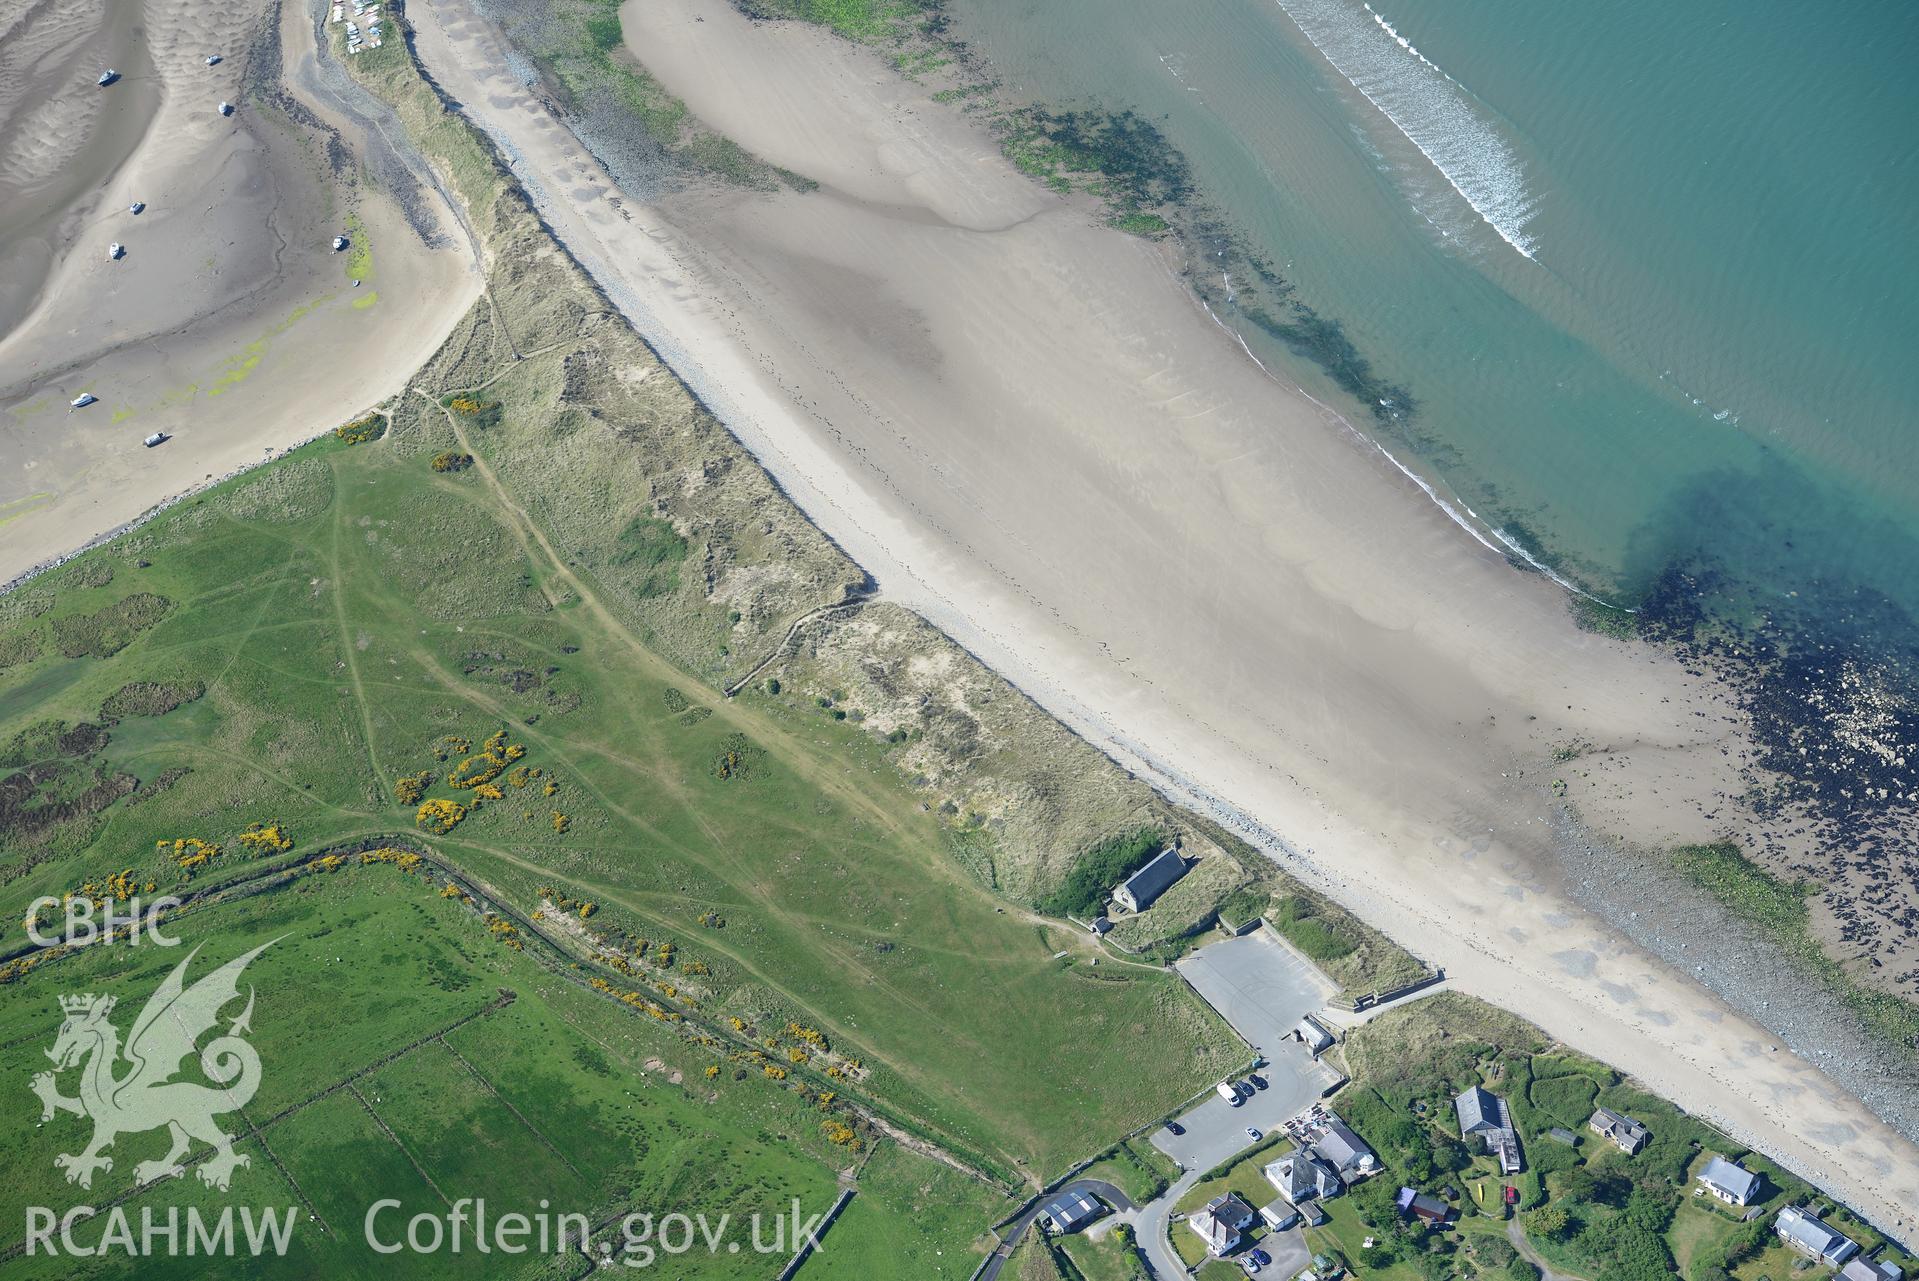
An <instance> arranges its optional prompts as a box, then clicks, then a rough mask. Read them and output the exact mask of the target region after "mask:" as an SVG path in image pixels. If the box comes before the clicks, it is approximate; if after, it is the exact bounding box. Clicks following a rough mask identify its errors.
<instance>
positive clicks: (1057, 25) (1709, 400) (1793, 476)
mask: <svg viewBox="0 0 1919 1281" xmlns="http://www.w3.org/2000/svg"><path fill="white" fill-rule="evenodd" d="M951 12H952V14H953V17H954V18H955V21H956V27H957V33H958V34H959V35H960V36H961V37H962V38H964V39H965V40H967V41H968V42H970V43H971V44H972V45H973V47H974V48H975V49H976V50H977V51H978V52H980V53H982V54H984V55H986V56H987V57H988V58H989V59H990V60H991V63H992V66H993V69H994V70H995V71H996V72H997V74H998V75H999V76H1000V78H1001V80H1002V82H1003V84H1004V85H1005V87H1006V88H1007V89H1008V90H1010V91H1011V92H1012V93H1013V94H1015V95H1019V96H1027V97H1031V98H1034V99H1038V100H1044V101H1047V102H1050V103H1056V104H1057V103H1076V102H1085V101H1089V100H1090V101H1096V102H1098V103H1099V104H1101V105H1103V106H1106V107H1110V108H1115V109H1119V108H1132V109H1135V110H1138V111H1139V112H1140V113H1141V114H1143V115H1145V116H1147V117H1149V118H1151V119H1153V120H1155V121H1156V122H1157V123H1159V124H1160V126H1161V127H1162V128H1163V129H1164V130H1165V131H1166V133H1167V134H1168V136H1169V137H1170V139H1171V140H1172V141H1173V142H1174V143H1175V144H1176V145H1177V146H1178V147H1180V149H1181V150H1182V151H1184V152H1185V154H1186V155H1187V157H1188V158H1189V160H1190V161H1191V162H1192V165H1193V168H1194V172H1195V176H1196V178H1197V180H1198V183H1199V185H1200V187H1201V189H1202V190H1203V192H1204V193H1205V195H1206V197H1207V198H1209V199H1210V200H1211V201H1212V202H1213V203H1215V204H1216V205H1217V206H1218V207H1219V208H1220V209H1221V210H1222V211H1223V212H1225V213H1226V214H1227V215H1228V217H1229V218H1230V220H1231V221H1232V222H1233V223H1234V224H1235V225H1236V226H1237V227H1238V229H1239V230H1240V231H1241V232H1243V233H1244V234H1245V235H1246V236H1247V237H1248V238H1249V239H1250V240H1251V241H1252V242H1253V243H1254V244H1255V245H1256V246H1258V247H1259V248H1260V249H1262V250H1263V251H1264V252H1265V253H1266V255H1267V256H1268V257H1270V258H1271V260H1272V261H1273V262H1274V264H1275V265H1276V266H1278V267H1280V268H1281V270H1282V271H1283V273H1284V274H1285V275H1286V276H1287V277H1288V278H1289V279H1290V280H1292V281H1293V282H1294V283H1295V284H1296V285H1297V286H1298V289H1299V292H1300V296H1301V297H1302V298H1303V299H1305V300H1306V301H1308V302H1310V303H1311V304H1312V305H1313V306H1314V307H1315V308H1317V309H1318V310H1319V311H1321V312H1322V313H1324V314H1325V315H1327V316H1330V317H1333V318H1336V319H1338V320H1339V321H1341V322H1342V323H1343V324H1344V325H1345V326H1346V329H1347V331H1348V333H1349V334H1350V335H1351V337H1352V338H1353V339H1354V341H1355V343H1356V344H1357V346H1358V347H1359V349H1360V350H1361V351H1362V352H1363V353H1364V354H1365V355H1366V356H1367V357H1368V358H1369V359H1370V360H1371V361H1372V363H1373V365H1374V366H1375V367H1376V368H1377V370H1378V372H1379V373H1380V374H1382V375H1383V376H1384V377H1385V378H1386V379H1388V380H1389V381H1391V382H1393V383H1397V384H1400V385H1403V386H1404V387H1405V388H1406V389H1407V390H1409V391H1410V392H1411V393H1412V395H1413V396H1414V397H1415V399H1416V401H1417V402H1418V406H1419V408H1418V411H1417V415H1416V419H1415V424H1416V426H1415V430H1414V431H1413V432H1411V433H1408V438H1409V439H1417V440H1419V441H1420V442H1421V443H1420V445H1419V448H1418V449H1417V451H1416V452H1417V454H1418V456H1419V457H1420V459H1421V466H1422V469H1423V470H1426V471H1427V472H1428V473H1429V474H1432V475H1435V476H1437V477H1438V478H1440V479H1442V480H1443V482H1444V484H1445V485H1446V486H1447V487H1450V488H1451V489H1452V490H1453V491H1454V492H1455V493H1456V494H1458V495H1459V496H1460V497H1461V498H1463V499H1464V500H1465V502H1466V503H1467V504H1468V505H1470V506H1471V507H1472V508H1473V509H1474V510H1475V511H1477V512H1479V513H1480V514H1481V515H1482V516H1484V517H1486V518H1487V520H1488V521H1489V523H1493V524H1497V525H1499V526H1501V527H1502V528H1504V529H1505V530H1507V531H1508V532H1509V533H1511V534H1513V535H1514V536H1515V537H1518V538H1521V539H1522V540H1523V541H1524V542H1525V543H1526V545H1527V546H1528V547H1530V548H1532V549H1533V550H1535V551H1537V552H1539V553H1541V554H1542V555H1545V556H1548V557H1550V558H1557V559H1558V560H1559V561H1560V562H1561V563H1562V564H1563V565H1564V566H1565V568H1567V569H1568V570H1569V571H1570V572H1572V573H1574V574H1576V575H1577V576H1578V577H1579V578H1581V579H1582V580H1583V581H1585V582H1586V583H1588V584H1590V585H1592V586H1593V587H1594V588H1595V590H1598V591H1601V592H1602V593H1603V594H1606V595H1608V596H1612V597H1615V598H1620V599H1626V600H1631V599H1635V598H1637V597H1638V596H1640V595H1641V594H1643V593H1644V592H1645V591H1646V590H1647V589H1648V588H1650V587H1651V586H1652V585H1653V584H1654V583H1655V582H1656V581H1657V580H1658V578H1659V576H1660V575H1661V574H1662V573H1663V572H1665V571H1666V570H1667V569H1668V568H1669V567H1671V566H1672V565H1674V564H1675V563H1685V564H1688V565H1691V566H1694V567H1699V566H1704V567H1705V568H1707V569H1708V570H1709V571H1710V572H1712V573H1714V574H1717V575H1719V576H1720V579H1719V581H1720V583H1721V587H1722V591H1721V593H1720V597H1721V600H1722V603H1723V604H1724V605H1725V607H1726V608H1729V609H1734V610H1743V611H1746V612H1748V613H1763V614H1766V615H1772V614H1774V613H1775V612H1780V613H1795V614H1798V615H1800V616H1802V617H1801V618H1800V620H1799V621H1800V623H1801V624H1802V625H1803V624H1804V622H1805V620H1806V618H1813V619H1816V620H1817V621H1818V622H1819V623H1821V624H1831V625H1833V626H1839V627H1842V628H1844V627H1846V626H1848V625H1851V626H1854V627H1855V628H1857V629H1863V630H1866V631H1870V632H1872V633H1874V635H1875V636H1876V637H1877V638H1878V639H1881V640H1885V639H1890V638H1891V636H1892V634H1893V633H1895V632H1905V627H1904V623H1903V622H1902V621H1897V620H1899V617H1900V615H1901V614H1906V615H1910V616H1912V617H1919V415H1916V414H1915V412H1914V409H1913V406H1912V396H1913V382H1914V378H1913V374H1914V368H1915V364H1919V9H1915V8H1912V7H1909V6H1900V5H1878V6H1871V5H1868V6H1857V7H1854V8H1852V9H1850V10H1848V11H1846V12H1844V13H1839V12H1830V13H1822V14H1817V15H1815V14H1814V13H1812V12H1811V11H1808V10H1804V9H1795V8H1789V7H1787V6H1785V5H1780V4H1771V3H1763V2H1762V3H1756V4H1755V3H1752V2H1751V0H1746V2H1744V3H1735V2H1733V0H1690V2H1689V3H1686V4H1672V3H1669V2H1668V0H1610V2H1608V3H1593V4H1585V5H1577V6H1573V5H1540V4H1537V3H1531V2H1529V0H1374V3H1373V4H1372V6H1371V7H1368V5H1367V4H1365V3H1363V2H1362V0H1204V2H1191V3H1181V4H1165V3H1158V2H1149V0H1044V2H1043V3H1041V2H1039V0H952V9H951ZM1242 328H1248V329H1249V328H1250V327H1247V326H1242ZM1248 337H1249V338H1252V337H1253V335H1252V334H1251V333H1250V332H1249V333H1248ZM1267 354H1268V353H1265V352H1262V357H1264V356H1265V355H1267ZM1287 367H1288V370H1289V372H1292V373H1294V374H1295V375H1298V376H1300V377H1301V378H1302V381H1305V382H1306V383H1307V384H1308V386H1309V388H1310V389H1312V390H1314V391H1315V393H1316V394H1320V393H1324V394H1327V395H1329V396H1330V395H1334V394H1336V393H1333V392H1331V391H1330V389H1329V388H1328V387H1327V385H1326V380H1325V379H1324V378H1321V377H1318V376H1317V375H1316V374H1315V373H1314V372H1313V371H1311V370H1310V369H1309V368H1306V367H1304V366H1303V365H1302V363H1301V362H1300V361H1298V360H1297V359H1293V360H1289V361H1288V364H1287ZM1361 425H1362V426H1371V424H1367V423H1365V422H1363V421H1362V422H1361ZM1862 611H1863V612H1862ZM1868 615H1869V621H1862V620H1866V619H1867V616H1868ZM1909 640H1910V633H1906V634H1905V635H1904V636H1902V637H1901V639H1900V645H1901V647H1902V648H1903V646H1904V644H1905V643H1906V641H1909Z"/></svg>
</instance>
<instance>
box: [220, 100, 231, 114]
mask: <svg viewBox="0 0 1919 1281" xmlns="http://www.w3.org/2000/svg"><path fill="white" fill-rule="evenodd" d="M220 114H221V115H223V116H230V115H232V114H233V104H232V103H230V102H223V103H221V104H220Z"/></svg>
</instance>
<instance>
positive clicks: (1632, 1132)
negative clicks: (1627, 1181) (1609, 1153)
mask: <svg viewBox="0 0 1919 1281" xmlns="http://www.w3.org/2000/svg"><path fill="white" fill-rule="evenodd" d="M1586 1128H1587V1129H1589V1130H1591V1131H1592V1132H1593V1133H1594V1134H1597V1135H1599V1136H1600V1137H1601V1138H1604V1139H1609V1140H1611V1142H1612V1145H1613V1146H1614V1147H1616V1148H1618V1149H1619V1150H1620V1151H1621V1152H1624V1153H1625V1154H1626V1155H1627V1156H1631V1155H1632V1154H1633V1153H1635V1152H1637V1151H1639V1149H1641V1148H1643V1147H1645V1146H1646V1144H1647V1143H1648V1142H1649V1141H1650V1140H1651V1139H1652V1131H1651V1130H1648V1129H1647V1128H1646V1127H1645V1126H1644V1125H1641V1124H1640V1123H1639V1122H1638V1121H1635V1120H1633V1119H1632V1118H1631V1117H1629V1116H1627V1115H1626V1114H1625V1113H1624V1112H1615V1111H1613V1110H1612V1109H1611V1108H1600V1109H1599V1110H1598V1111H1596V1112H1594V1113H1593V1114H1592V1119H1591V1120H1590V1121H1587V1122H1586Z"/></svg>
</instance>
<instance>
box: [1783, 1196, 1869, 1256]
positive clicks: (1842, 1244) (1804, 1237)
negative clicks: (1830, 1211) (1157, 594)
mask: <svg viewBox="0 0 1919 1281" xmlns="http://www.w3.org/2000/svg"><path fill="white" fill-rule="evenodd" d="M1772 1226H1773V1231H1775V1232H1777V1233H1778V1234H1779V1239H1780V1240H1781V1241H1784V1242H1785V1243H1786V1244H1787V1245H1789V1246H1791V1247H1792V1248H1793V1249H1795V1250H1797V1251H1799V1252H1800V1253H1801V1254H1804V1255H1807V1256H1808V1257H1810V1258H1814V1259H1823V1260H1825V1261H1826V1262H1827V1263H1830V1264H1832V1265H1833V1266H1834V1267H1838V1266H1839V1265H1841V1264H1843V1263H1844V1262H1845V1261H1846V1260H1847V1259H1850V1258H1851V1257H1852V1256H1853V1255H1855V1254H1857V1253H1859V1247H1858V1245H1857V1244H1855V1243H1854V1242H1853V1241H1852V1240H1851V1239H1850V1238H1848V1237H1846V1236H1845V1235H1843V1234H1841V1233H1838V1232H1835V1231H1833V1230H1832V1229H1831V1228H1830V1227H1828V1226H1827V1225H1826V1221H1825V1220H1824V1219H1821V1218H1819V1217H1817V1216H1816V1215H1812V1214H1808V1213H1807V1212H1806V1211H1804V1210H1801V1209H1799V1208H1798V1207H1796V1206H1790V1205H1789V1206H1787V1207H1786V1208H1785V1209H1783V1210H1781V1211H1780V1212H1779V1217H1778V1218H1777V1219H1775V1220H1773V1225H1772Z"/></svg>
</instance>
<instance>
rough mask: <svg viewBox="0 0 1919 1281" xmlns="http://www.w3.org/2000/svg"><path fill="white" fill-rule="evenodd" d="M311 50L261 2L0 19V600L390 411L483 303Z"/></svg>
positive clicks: (103, 2)
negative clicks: (181, 503) (120, 530)
mask: <svg viewBox="0 0 1919 1281" xmlns="http://www.w3.org/2000/svg"><path fill="white" fill-rule="evenodd" d="M317 31H318V28H317V25H316V23H315V21H314V18H313V16H312V15H311V14H309V13H308V11H307V9H306V7H305V6H304V5H302V4H298V3H289V4H287V5H285V6H273V5H269V4H266V3H263V2H262V0H242V2H241V3H238V4H233V5H224V6H218V7H214V8H208V7H206V6H197V5H189V4H186V3H184V2H183V0H146V2H145V3H127V4H122V3H115V2H109V0H32V2H30V3H28V4H26V5H24V6H19V7H14V8H12V9H10V10H9V12H8V14H7V15H6V16H5V17H4V18H0V211H4V212H0V233H4V234H0V530H3V531H4V533H3V534H0V581H5V580H6V579H8V578H11V577H12V576H14V575H16V574H18V573H20V572H22V571H24V570H27V569H29V568H31V567H33V566H35V565H37V564H41V563H43V562H45V561H47V560H49V559H53V558H57V557H59V556H62V555H65V554H68V553H70V552H72V551H74V550H76V549H77V548H79V547H81V546H83V545H85V544H86V543H87V542H88V541H89V540H91V539H93V538H95V537H97V536H98V535H100V534H102V533H105V532H106V531H108V530H110V529H113V528H115V527H117V526H118V525H120V524H122V523H124V522H125V521H127V520H129V519H132V518H133V517H136V516H138V515H139V514H140V513H141V512H143V511H145V510H147V509H148V508H150V507H152V506H154V505H155V504H157V503H160V502H162V501H164V500H166V499H168V498H171V497H174V496H176V495H178V494H180V493H182V492H185V491H187V490H190V489H192V488H193V487H194V486H196V485H198V484H202V483H204V482H205V481H207V480H208V479H210V478H212V477H215V476H220V475H224V474H227V473H229V472H231V471H233V470H235V469H236V468H239V467H243V466H246V465H248V464H250V463H254V462H258V461H259V460H260V458H261V457H262V456H263V455H265V454H268V453H271V452H274V451H277V450H280V449H284V448H286V447H288V446H291V445H293V444H296V443H298V442H300V441H302V440H306V439H308V438H310V437H312V436H313V435H315V434H317V433H319V432H322V431H325V430H327V429H329V428H331V427H334V426H337V425H338V424H339V423H341V422H343V421H345V420H346V419H348V418H350V417H352V416H353V415H354V414H356V413H357V412H359V411H360V410H361V409H363V408H365V407H367V406H369V405H371V404H373V403H375V402H377V401H378V400H380V399H381V398H382V397H384V396H387V395H390V394H391V393H392V392H393V391H395V390H397V389H398V388H399V387H400V386H401V385H402V384H403V383H404V380H405V379H406V378H407V377H408V376H409V375H410V374H411V373H412V372H413V371H414V370H415V369H416V368H418V367H419V365H420V364H422V363H423V362H424V361H425V360H426V359H427V357H428V356H429V355H430V354H431V353H432V352H433V350H434V348H435V347H436V346H437V345H438V344H439V343H440V341H441V340H442V339H443V338H444V337H445V335H446V334H447V333H448V332H449V331H450V330H451V328H452V326H453V324H454V322H455V321H456V320H457V319H458V318H459V316H460V315H461V314H462V313H463V312H464V311H465V310H466V308H467V307H468V306H469V305H470V304H471V302H472V301H473V299H474V298H475V297H476V296H477V294H478V291H479V287H480V278H479V276H478V274H477V272H476V271H475V270H474V260H473V250H472V247H471V244H470V241H469V240H468V239H467V238H466V237H465V236H464V235H462V234H461V231H460V229H459V227H458V224H457V218H456V216H455V214H454V211H453V210H452V209H451V208H450V207H449V206H447V204H446V203H445V201H444V200H443V199H442V198H441V197H440V196H439V195H438V193H437V192H436V191H434V190H433V188H432V186H431V184H430V183H423V182H420V181H418V180H412V179H408V177H407V169H406V166H405V165H404V164H403V163H397V162H396V161H395V160H394V158H393V157H392V156H391V155H390V154H389V153H390V152H392V151H393V149H394V148H395V147H396V145H403V135H400V134H399V132H398V131H397V130H391V131H385V132H382V131H380V130H379V129H377V128H375V127H370V126H369V121H368V120H367V119H366V118H364V117H362V116H359V115H358V113H359V112H361V111H362V110H363V109H364V110H370V109H371V107H372V104H371V100H370V99H367V98H366V96H365V95H364V94H361V93H358V92H357V91H355V90H354V89H353V88H352V86H351V85H350V83H349V82H348V81H346V79H345V78H344V77H343V76H340V75H338V74H337V71H336V73H335V74H329V71H328V67H327V66H326V62H327V60H328V59H329V58H331V57H332V54H331V53H329V52H326V51H324V50H323V49H322V48H321V46H320V43H319V37H318V35H317ZM209 58H218V59H219V61H218V62H217V63H215V64H214V65H211V66H210V65H208V62H207V60H208V59H209ZM109 68H110V69H112V70H114V71H116V72H118V78H117V79H115V80H114V81H113V83H111V84H108V85H104V86H103V85H100V84H98V83H96V82H97V80H98V78H99V77H100V76H101V74H102V73H103V72H105V71H106V70H108V69H109ZM222 103H226V104H228V105H229V106H230V108H231V114H222V113H221V110H220V107H221V104H222ZM373 123H377V122H373ZM396 138H398V139H402V143H400V144H396V143H395V141H394V140H395V139H396ZM136 205H137V206H138V207H139V209H138V212H135V207H136ZM336 236H346V237H347V239H348V245H347V247H346V248H344V249H342V250H336V249H335V248H334V246H333V241H334V238H335V237H336ZM116 243H117V244H119V245H120V246H121V247H122V253H121V255H120V256H119V257H118V258H117V259H116V258H113V257H110V246H111V245H113V244H116ZM243 387H244V389H245V394H239V393H240V391H241V389H242V388H243ZM83 394H85V395H92V396H94V397H96V398H97V400H96V402H95V403H93V404H90V405H88V406H86V407H85V408H82V409H71V408H70V402H71V401H72V400H73V399H75V398H76V397H79V396H81V395H83ZM155 433H159V434H161V435H163V436H164V437H166V440H165V443H164V444H161V445H159V446H156V447H153V448H145V447H143V446H142V443H141V442H142V440H143V439H145V438H146V437H148V436H150V435H152V434H155Z"/></svg>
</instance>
